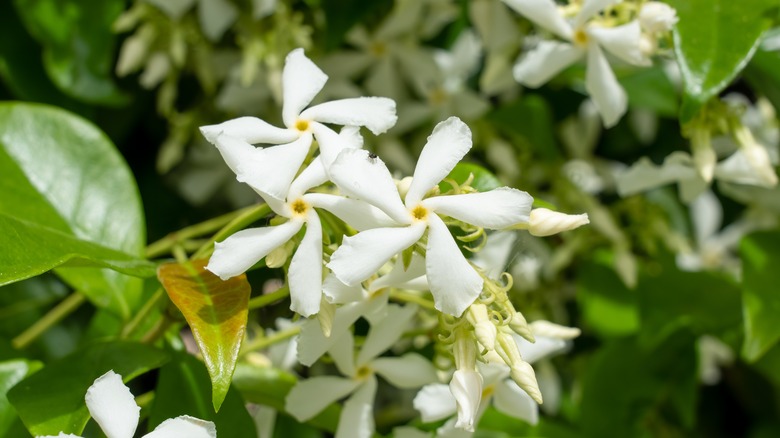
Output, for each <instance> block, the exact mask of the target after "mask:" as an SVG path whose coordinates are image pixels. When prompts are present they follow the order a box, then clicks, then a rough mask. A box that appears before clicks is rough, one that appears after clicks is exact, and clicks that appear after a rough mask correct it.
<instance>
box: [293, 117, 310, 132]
mask: <svg viewBox="0 0 780 438" xmlns="http://www.w3.org/2000/svg"><path fill="white" fill-rule="evenodd" d="M295 129H297V130H298V131H301V132H305V131H308V130H309V121H308V120H301V119H298V121H297V122H295Z"/></svg>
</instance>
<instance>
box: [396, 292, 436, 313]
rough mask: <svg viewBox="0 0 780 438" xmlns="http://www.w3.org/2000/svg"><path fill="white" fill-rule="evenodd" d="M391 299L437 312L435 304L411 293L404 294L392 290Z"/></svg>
mask: <svg viewBox="0 0 780 438" xmlns="http://www.w3.org/2000/svg"><path fill="white" fill-rule="evenodd" d="M390 298H392V299H394V300H396V301H403V302H407V303H414V304H417V305H419V306H420V307H424V308H426V309H428V310H436V306H434V304H433V302H431V301H429V300H426V299H425V298H423V297H421V296H419V295H415V294H412V293H409V292H404V291H401V290H392V291H390Z"/></svg>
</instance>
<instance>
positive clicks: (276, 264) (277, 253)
mask: <svg viewBox="0 0 780 438" xmlns="http://www.w3.org/2000/svg"><path fill="white" fill-rule="evenodd" d="M288 243H291V242H286V243H284V244H282V245H281V246H279V247H276V248H274V249H273V250H272V251H271V252H269V253H268V255H267V256H265V265H266V266H268V267H269V268H281V267H282V266H284V264H285V263H287V258H288V257H290V248H289V246H290V245H288Z"/></svg>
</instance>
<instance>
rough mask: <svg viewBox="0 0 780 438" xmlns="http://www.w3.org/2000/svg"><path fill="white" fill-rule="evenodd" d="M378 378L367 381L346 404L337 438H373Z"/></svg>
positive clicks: (340, 419) (337, 430)
mask: <svg viewBox="0 0 780 438" xmlns="http://www.w3.org/2000/svg"><path fill="white" fill-rule="evenodd" d="M375 396H376V378H374V377H373V376H372V377H370V378H369V379H368V380H366V382H365V383H363V384H362V385H361V386H360V388H358V390H357V391H355V393H354V394H352V397H350V398H349V399H348V400H347V401H346V402H345V403H344V409H343V410H342V411H341V416H339V427H338V429H336V438H371V436H372V435H373V434H374V397H375Z"/></svg>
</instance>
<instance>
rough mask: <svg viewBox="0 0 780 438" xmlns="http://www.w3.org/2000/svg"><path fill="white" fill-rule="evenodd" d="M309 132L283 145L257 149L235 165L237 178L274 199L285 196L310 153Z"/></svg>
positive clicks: (310, 139)
mask: <svg viewBox="0 0 780 438" xmlns="http://www.w3.org/2000/svg"><path fill="white" fill-rule="evenodd" d="M311 142H312V137H311V134H309V133H305V134H303V135H301V138H299V139H298V140H295V141H294V142H292V143H288V144H285V145H279V146H273V147H269V148H265V149H257V150H256V151H255V153H254V154H252V155H251V156H250V157H249V158H248V160H247V161H246V162H244V163H241V164H239V165H238V173H237V179H238V180H239V181H241V182H244V183H247V184H249V185H250V186H251V187H252V188H253V189H255V190H259V191H261V192H263V193H266V194H268V195H269V196H272V197H274V198H276V199H285V198H286V197H287V192H288V190H289V188H290V184H291V183H292V181H293V178H295V175H296V174H297V173H298V170H300V168H301V164H303V161H304V160H305V159H306V155H308V154H309V148H310V147H311Z"/></svg>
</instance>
